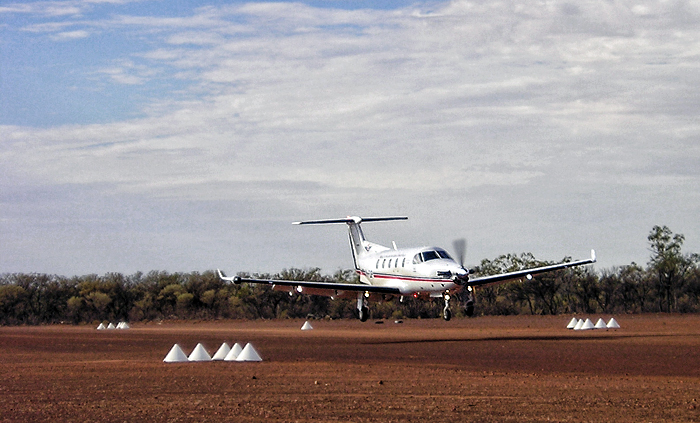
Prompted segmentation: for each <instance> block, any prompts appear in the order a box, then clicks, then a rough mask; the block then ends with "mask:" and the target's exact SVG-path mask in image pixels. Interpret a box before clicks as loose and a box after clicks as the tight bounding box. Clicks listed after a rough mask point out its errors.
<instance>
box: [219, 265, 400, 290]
mask: <svg viewBox="0 0 700 423" xmlns="http://www.w3.org/2000/svg"><path fill="white" fill-rule="evenodd" d="M217 273H218V274H219V278H221V280H223V281H226V282H233V283H236V284H239V283H243V282H244V283H257V284H265V285H271V286H272V287H273V289H278V290H283V291H296V292H298V293H301V294H311V295H325V296H329V297H330V296H335V295H339V293H347V292H369V293H372V294H393V295H401V291H399V289H398V288H393V287H389V286H376V285H366V284H359V283H337V282H309V281H289V280H279V279H254V278H242V277H239V276H233V277H228V276H226V275H224V274H223V272H221V270H218V269H217ZM280 288H281V289H280Z"/></svg>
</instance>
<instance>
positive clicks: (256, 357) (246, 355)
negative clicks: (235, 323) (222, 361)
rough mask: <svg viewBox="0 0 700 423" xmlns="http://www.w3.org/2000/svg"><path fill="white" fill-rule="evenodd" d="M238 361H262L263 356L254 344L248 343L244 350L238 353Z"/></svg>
mask: <svg viewBox="0 0 700 423" xmlns="http://www.w3.org/2000/svg"><path fill="white" fill-rule="evenodd" d="M236 361H262V358H261V357H260V354H258V352H257V351H255V348H253V345H252V344H246V346H245V348H243V351H241V353H240V354H238V357H236Z"/></svg>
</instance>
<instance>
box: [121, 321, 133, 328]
mask: <svg viewBox="0 0 700 423" xmlns="http://www.w3.org/2000/svg"><path fill="white" fill-rule="evenodd" d="M122 329H131V326H129V324H128V323H126V322H122Z"/></svg>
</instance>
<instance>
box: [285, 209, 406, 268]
mask: <svg viewBox="0 0 700 423" xmlns="http://www.w3.org/2000/svg"><path fill="white" fill-rule="evenodd" d="M406 219H408V217H406V216H390V217H358V216H349V217H346V218H341V219H322V220H307V221H302V222H294V225H319V224H334V223H345V224H347V225H348V234H349V236H350V248H351V249H352V258H353V261H354V264H355V269H357V268H358V265H357V260H358V259H359V258H360V257H362V255H363V254H365V253H367V252H369V251H370V250H373V251H381V250H385V249H387V250H388V248H387V247H383V246H381V245H378V244H373V243H371V242H368V241H367V240H366V239H365V235H364V234H363V233H362V227H360V224H361V223H362V222H381V221H389V220H406Z"/></svg>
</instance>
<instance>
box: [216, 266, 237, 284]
mask: <svg viewBox="0 0 700 423" xmlns="http://www.w3.org/2000/svg"><path fill="white" fill-rule="evenodd" d="M216 273H218V274H219V279H221V280H222V281H225V282H233V281H234V279H235V276H234V277H228V276H226V275H225V274H224V272H222V271H221V270H219V269H216Z"/></svg>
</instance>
